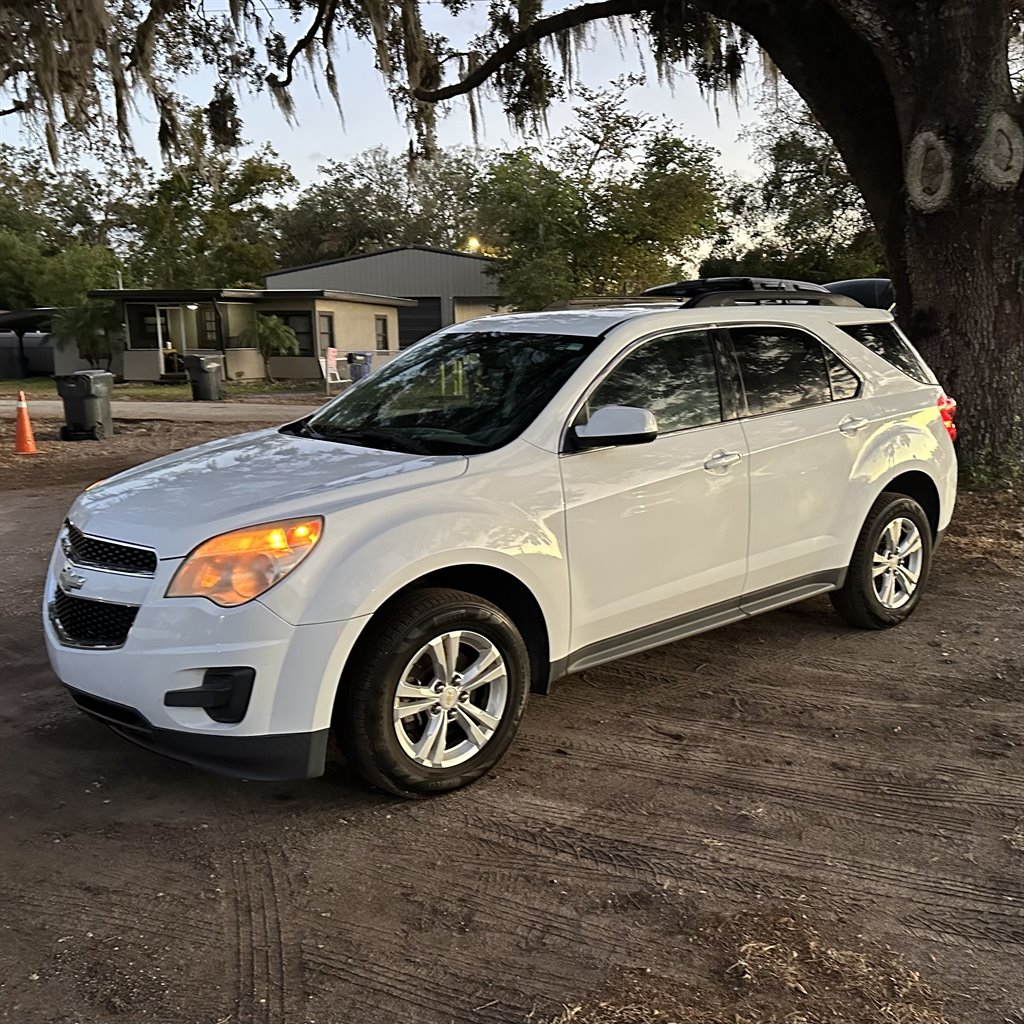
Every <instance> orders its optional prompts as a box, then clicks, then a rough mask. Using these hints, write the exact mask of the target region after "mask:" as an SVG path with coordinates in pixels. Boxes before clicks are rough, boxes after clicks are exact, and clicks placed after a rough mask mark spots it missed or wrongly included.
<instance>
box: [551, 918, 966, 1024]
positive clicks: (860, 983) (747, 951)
mask: <svg viewBox="0 0 1024 1024" xmlns="http://www.w3.org/2000/svg"><path fill="white" fill-rule="evenodd" d="M761 924H762V926H763V930H764V931H765V932H767V933H768V934H766V935H765V936H763V937H762V938H753V937H750V936H749V935H747V936H740V937H738V938H737V939H735V940H734V944H733V949H734V956H733V958H732V960H731V962H730V963H728V964H725V965H724V966H721V969H720V970H719V972H718V974H717V976H712V977H709V978H706V979H703V980H698V981H699V983H698V985H697V986H694V985H689V986H683V985H680V984H675V985H674V984H673V983H671V982H670V981H668V980H667V979H665V978H657V977H655V976H654V975H652V974H648V973H643V974H639V975H632V976H630V977H629V978H626V979H623V984H622V991H621V992H618V993H616V994H615V996H610V997H608V998H605V999H602V1000H600V1001H595V1002H593V1003H590V1004H586V1005H580V1006H570V1007H566V1008H565V1010H564V1011H563V1012H562V1013H561V1014H560V1015H559V1016H558V1017H556V1018H554V1019H552V1020H551V1021H550V1022H549V1024H948V1018H947V1017H946V1015H945V1011H944V1002H945V1001H944V1000H943V999H942V998H941V997H939V996H937V995H936V994H934V993H933V992H932V990H931V989H930V988H929V986H928V985H926V984H925V983H924V981H923V980H922V978H921V975H920V974H919V973H918V972H917V971H915V970H913V969H912V968H911V967H910V966H909V965H907V964H906V963H905V962H904V961H903V959H902V958H901V957H900V956H899V955H898V954H896V953H893V952H892V951H891V950H889V949H885V948H877V949H867V948H865V949H858V950H848V949H836V948H834V947H833V946H831V945H829V944H827V943H825V942H823V941H822V940H821V938H820V936H818V935H817V933H815V932H814V931H813V930H812V929H809V928H807V927H806V926H804V925H802V924H798V923H797V922H795V921H793V919H791V918H781V919H779V920H777V921H773V922H761ZM747 927H749V925H748V926H747ZM765 939H770V940H771V941H765ZM698 994H699V998H697V996H698Z"/></svg>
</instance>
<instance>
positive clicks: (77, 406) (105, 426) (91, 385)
mask: <svg viewBox="0 0 1024 1024" xmlns="http://www.w3.org/2000/svg"><path fill="white" fill-rule="evenodd" d="M113 391H114V375H113V374H112V373H107V371H106V370H77V371H76V372H75V373H71V374H68V375H67V376H66V377H58V378H57V394H58V395H60V397H61V399H62V400H63V402H64V426H63V427H61V428H60V436H61V440H62V441H102V440H103V439H104V438H106V437H113V436H114V421H113V419H112V417H111V415H110V396H111V394H113Z"/></svg>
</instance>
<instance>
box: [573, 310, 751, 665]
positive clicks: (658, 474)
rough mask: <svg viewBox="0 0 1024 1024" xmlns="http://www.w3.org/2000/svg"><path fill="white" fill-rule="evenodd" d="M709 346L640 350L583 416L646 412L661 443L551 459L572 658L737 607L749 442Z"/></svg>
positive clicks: (662, 342)
mask: <svg viewBox="0 0 1024 1024" xmlns="http://www.w3.org/2000/svg"><path fill="white" fill-rule="evenodd" d="M714 344H715V340H714V336H713V332H712V331H706V330H694V331H685V332H676V333H674V334H671V335H667V336H662V337H659V338H655V339H652V340H649V341H646V342H644V343H643V344H641V345H640V346H639V347H637V348H635V349H633V350H632V352H630V353H629V354H628V355H627V356H626V357H625V358H624V359H622V360H621V361H620V362H619V363H618V364H617V365H616V366H615V367H614V368H613V369H612V370H611V371H610V372H609V373H608V374H607V376H606V377H605V378H604V380H603V381H602V382H601V383H600V384H598V386H597V387H596V389H595V390H594V391H593V392H592V394H591V395H590V397H589V400H588V401H587V403H586V405H585V407H584V409H583V410H582V412H581V413H580V418H585V417H586V416H588V415H589V414H590V413H592V412H593V411H595V410H596V409H598V408H600V407H602V406H605V405H627V406H638V407H641V408H645V409H649V410H650V411H651V412H652V413H653V414H654V416H655V418H656V419H657V421H658V437H657V439H656V440H655V441H653V442H651V443H649V444H640V445H628V446H623V447H612V448H600V449H593V450H587V451H580V452H571V453H566V454H565V455H564V456H563V457H562V459H561V460H560V465H561V468H562V481H563V488H564V493H565V504H566V536H567V545H568V557H569V576H570V587H571V600H572V636H571V648H572V650H573V651H574V652H579V651H581V650H582V649H584V648H588V647H590V646H591V645H595V644H601V643H602V642H604V641H609V640H611V639H612V638H615V637H621V636H623V635H624V634H627V633H631V632H634V631H638V630H639V631H644V630H647V629H651V628H653V627H655V626H656V625H657V624H662V623H664V624H666V625H668V624H670V623H671V622H672V621H673V620H678V619H680V618H683V617H685V616H688V615H690V614H694V615H695V617H696V613H699V612H700V611H702V610H703V609H707V608H709V607H712V606H716V605H722V604H729V605H732V604H734V603H736V602H737V601H738V598H739V596H740V593H741V591H742V589H743V580H744V575H745V572H746V556H747V529H748V504H749V500H748V476H747V458H746V445H745V442H744V437H743V429H742V427H741V426H740V424H739V423H738V422H737V421H735V420H732V421H723V418H722V416H723V413H722V400H721V393H720V388H719V382H718V372H717V362H716V353H715V349H714ZM577 422H579V418H578V420H577Z"/></svg>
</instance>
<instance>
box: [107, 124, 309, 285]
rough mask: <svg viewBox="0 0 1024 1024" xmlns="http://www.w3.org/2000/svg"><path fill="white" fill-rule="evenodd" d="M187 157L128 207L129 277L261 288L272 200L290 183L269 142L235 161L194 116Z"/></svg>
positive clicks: (270, 246)
mask: <svg viewBox="0 0 1024 1024" xmlns="http://www.w3.org/2000/svg"><path fill="white" fill-rule="evenodd" d="M190 134H191V139H192V145H191V147H190V150H189V157H188V159H187V160H185V161H183V162H180V163H177V164H174V165H172V166H170V167H169V168H168V169H167V170H166V171H165V172H164V173H163V174H161V175H160V176H159V177H157V178H156V179H155V180H154V181H152V182H151V184H150V185H149V187H148V188H147V189H145V190H144V192H143V194H142V197H141V200H140V201H139V202H138V203H136V204H133V205H132V206H131V207H130V209H129V210H128V211H127V213H128V219H129V223H130V225H131V228H132V235H131V237H130V240H129V241H128V244H127V246H126V250H127V263H128V265H129V267H130V269H131V272H132V275H133V277H134V278H135V279H136V280H137V281H139V282H141V283H143V284H145V285H146V286H147V287H152V288H189V287H194V288H229V287H244V286H249V287H260V286H262V283H263V277H264V275H265V274H266V273H267V272H268V271H270V270H272V269H273V268H274V266H275V257H274V249H275V245H274V230H273V222H274V216H275V206H274V204H275V203H276V202H277V201H278V200H280V198H281V197H282V196H283V195H284V194H285V193H286V191H287V190H288V189H290V188H291V187H292V186H294V185H295V184H296V182H295V177H294V175H293V174H292V172H291V169H290V168H289V167H288V166H287V165H286V164H283V163H281V162H280V161H279V160H278V158H277V156H276V154H275V153H274V152H273V150H271V149H270V148H269V147H263V148H262V149H260V150H259V151H258V152H257V153H256V154H254V155H253V156H249V157H245V158H243V159H237V158H235V157H233V156H231V155H230V154H228V153H227V152H225V151H224V150H221V149H219V148H218V147H216V146H215V145H214V144H213V143H212V142H211V141H210V139H209V137H208V136H207V134H206V132H205V130H204V128H203V125H202V121H201V120H200V119H199V117H198V116H196V117H194V118H193V121H192V123H191V126H190Z"/></svg>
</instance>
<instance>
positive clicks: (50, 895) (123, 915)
mask: <svg viewBox="0 0 1024 1024" xmlns="http://www.w3.org/2000/svg"><path fill="white" fill-rule="evenodd" d="M20 902H21V904H22V905H23V906H25V907H29V908H31V910H32V912H33V915H34V917H35V919H36V920H37V921H39V922H41V923H44V924H47V925H54V926H60V927H64V926H65V922H66V921H67V918H68V914H69V913H78V914H80V915H81V916H82V918H83V920H86V921H88V922H89V930H90V931H93V932H96V933H97V934H100V933H103V932H111V933H115V934H117V935H123V936H131V935H135V936H138V937H140V938H143V939H146V940H147V941H149V942H155V941H157V940H163V939H165V938H166V935H167V929H168V919H169V920H170V921H172V922H174V923H176V924H179V925H181V926H183V927H187V928H188V931H189V933H190V935H192V936H194V939H195V943H194V944H195V946H196V947H198V948H199V949H202V948H204V947H209V948H215V947H216V946H217V945H218V944H219V942H220V928H219V925H218V922H216V921H214V920H204V919H203V918H202V917H199V916H197V915H196V913H195V906H194V904H191V903H189V902H187V901H185V900H183V899H182V900H175V899H167V898H164V897H158V896H157V893H156V890H152V891H151V892H149V893H138V892H131V891H126V890H124V889H116V888H110V887H107V886H104V887H103V888H102V890H99V891H95V892H93V893H90V895H89V897H86V896H83V895H82V893H81V890H80V889H78V888H76V889H69V888H67V887H59V888H56V891H54V890H52V889H51V891H49V892H46V893H41V892H38V891H35V892H29V893H26V894H24V895H23V896H22V897H21V900H20ZM175 903H180V904H181V905H180V906H179V907H177V908H175V912H174V913H172V914H170V915H168V914H167V913H166V912H167V911H168V910H169V909H171V908H172V907H174V904H175ZM154 906H159V907H160V908H161V911H162V914H161V917H160V918H159V919H156V918H155V917H154V915H153V912H152V910H153V907H154ZM55 930H59V928H55Z"/></svg>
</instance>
